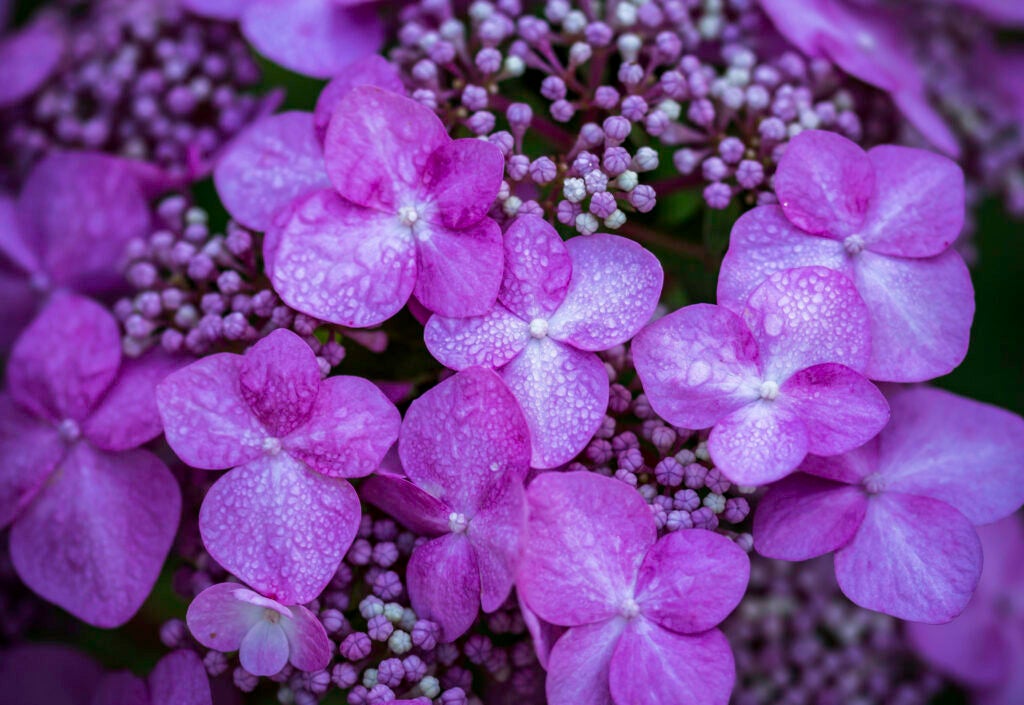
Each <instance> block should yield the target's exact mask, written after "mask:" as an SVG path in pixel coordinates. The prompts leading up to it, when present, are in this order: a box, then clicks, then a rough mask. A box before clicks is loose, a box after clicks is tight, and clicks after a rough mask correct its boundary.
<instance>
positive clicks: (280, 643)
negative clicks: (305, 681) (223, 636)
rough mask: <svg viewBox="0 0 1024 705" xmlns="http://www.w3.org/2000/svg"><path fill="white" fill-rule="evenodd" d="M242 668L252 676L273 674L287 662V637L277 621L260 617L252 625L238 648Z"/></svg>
mask: <svg viewBox="0 0 1024 705" xmlns="http://www.w3.org/2000/svg"><path fill="white" fill-rule="evenodd" d="M238 660H239V662H240V663H241V664H242V668H244V669H245V670H247V671H248V672H249V673H251V674H253V675H254V676H273V675H275V674H276V673H278V672H279V671H280V670H281V669H282V668H284V666H285V664H286V663H288V637H287V636H285V633H284V628H283V627H282V626H281V625H280V624H279V623H277V622H269V621H267V620H265V619H261V620H260V621H258V622H256V624H254V625H252V627H251V628H250V629H249V631H248V632H247V633H246V635H245V636H244V637H242V644H241V647H240V648H239V650H238Z"/></svg>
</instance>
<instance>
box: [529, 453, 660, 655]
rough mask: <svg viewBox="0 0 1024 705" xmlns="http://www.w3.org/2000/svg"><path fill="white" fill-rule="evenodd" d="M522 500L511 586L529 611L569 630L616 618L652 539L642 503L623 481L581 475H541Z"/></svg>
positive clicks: (647, 513) (629, 595)
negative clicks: (522, 532) (521, 537)
mask: <svg viewBox="0 0 1024 705" xmlns="http://www.w3.org/2000/svg"><path fill="white" fill-rule="evenodd" d="M527 498H528V500H529V505H530V519H529V525H528V529H527V540H526V543H525V546H524V549H523V555H522V558H521V560H520V564H519V574H518V575H517V577H516V588H517V589H518V590H519V593H520V595H522V597H523V600H524V601H525V602H526V604H527V605H528V606H529V607H530V609H532V610H533V611H534V612H536V613H537V616H539V617H540V618H541V619H543V620H545V621H548V622H551V623H552V624H560V625H563V626H570V627H575V626H578V625H582V624H589V623H591V622H597V621H599V620H603V619H608V618H611V617H615V616H617V615H618V614H620V612H622V611H623V610H624V609H625V608H626V607H627V606H628V603H630V602H631V601H632V599H633V590H634V585H635V583H636V578H637V574H638V572H639V570H640V565H641V563H643V559H644V555H645V554H646V553H647V551H648V549H650V547H651V546H653V545H654V542H655V540H656V539H657V530H656V529H655V526H654V518H653V516H652V515H651V511H650V509H649V508H648V507H647V504H646V503H645V502H644V500H643V498H642V497H641V496H640V495H639V494H638V493H637V492H636V490H634V489H633V488H632V487H630V486H629V485H627V484H625V483H624V482H621V481H619V480H615V479H613V478H610V477H603V476H601V475H597V474H594V473H590V472H584V471H579V472H566V473H563V472H548V473H543V474H541V475H539V476H538V477H537V478H536V479H535V480H534V481H533V482H531V483H530V486H529V487H528V488H527ZM610 536H614V537H616V538H615V541H614V542H610V541H608V537H610ZM555 648H556V649H557V648H558V647H557V646H556V647H555ZM552 658H553V656H552Z"/></svg>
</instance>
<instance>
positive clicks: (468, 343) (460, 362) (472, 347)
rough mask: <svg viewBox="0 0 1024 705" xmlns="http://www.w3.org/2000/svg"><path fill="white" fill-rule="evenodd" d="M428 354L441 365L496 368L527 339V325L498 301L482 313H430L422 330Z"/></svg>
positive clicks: (452, 367)
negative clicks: (465, 315)
mask: <svg viewBox="0 0 1024 705" xmlns="http://www.w3.org/2000/svg"><path fill="white" fill-rule="evenodd" d="M423 340H424V342H425V343H426V345H427V350H429V351H430V354H431V355H433V356H434V358H435V359H436V360H437V361H438V362H440V363H441V364H442V365H444V366H445V367H450V368H451V369H453V370H464V369H466V368H467V367H476V366H482V367H490V368H492V369H493V368H498V367H501V366H503V365H506V364H508V363H509V362H510V361H511V360H513V359H514V358H515V357H516V355H518V354H519V353H521V352H522V351H523V349H524V348H525V347H526V344H527V343H529V342H530V326H529V324H527V323H526V322H525V321H524V320H523V319H521V318H519V316H517V315H515V314H514V313H512V312H511V311H509V310H508V309H507V308H505V307H504V306H502V305H501V304H495V305H494V308H492V309H491V310H490V311H488V312H487V313H485V314H484V315H482V316H474V317H472V318H445V317H444V316H431V317H430V320H428V321H427V325H426V326H425V327H424V329H423Z"/></svg>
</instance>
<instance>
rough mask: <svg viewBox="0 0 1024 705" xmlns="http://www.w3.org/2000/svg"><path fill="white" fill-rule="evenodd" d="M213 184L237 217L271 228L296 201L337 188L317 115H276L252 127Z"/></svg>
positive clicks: (257, 226)
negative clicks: (315, 126) (327, 164)
mask: <svg viewBox="0 0 1024 705" xmlns="http://www.w3.org/2000/svg"><path fill="white" fill-rule="evenodd" d="M213 181H214V183H215V184H216V186H217V195H219V196H220V198H221V201H222V202H223V203H224V207H225V208H226V209H227V211H228V213H230V214H231V217H233V218H234V219H235V220H237V221H238V222H240V223H241V224H242V225H244V226H246V227H248V228H252V229H254V230H266V229H267V228H268V226H269V225H270V224H271V222H272V220H273V216H274V214H275V213H277V212H278V211H279V210H281V209H282V208H284V207H285V206H287V205H288V204H289V203H291V201H293V200H295V199H296V198H297V197H299V196H301V195H302V194H304V193H308V192H309V191H314V190H318V189H322V188H328V187H330V185H331V184H330V182H329V181H328V180H327V170H326V167H325V166H324V153H323V148H322V147H321V146H320V142H319V140H317V137H316V134H315V133H314V131H313V114H312V113H305V112H296V111H293V112H288V113H281V114H279V115H270V116H267V117H265V118H263V119H261V120H259V121H258V122H256V123H254V124H253V125H252V126H250V127H248V128H247V129H246V130H245V131H244V132H243V133H242V134H240V135H239V136H238V137H236V138H235V139H234V140H232V142H231V144H230V145H229V146H228V147H227V149H226V151H225V152H224V154H223V156H221V157H220V159H218V161H217V166H216V168H215V169H214V172H213Z"/></svg>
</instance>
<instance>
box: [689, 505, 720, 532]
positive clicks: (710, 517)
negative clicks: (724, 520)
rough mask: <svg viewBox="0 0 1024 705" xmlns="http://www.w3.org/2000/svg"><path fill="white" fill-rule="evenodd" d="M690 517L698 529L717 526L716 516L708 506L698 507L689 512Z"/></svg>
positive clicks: (710, 528)
mask: <svg viewBox="0 0 1024 705" xmlns="http://www.w3.org/2000/svg"><path fill="white" fill-rule="evenodd" d="M690 519H691V520H692V521H693V525H694V527H696V528H698V529H708V530H714V529H717V528H718V516H716V515H715V513H714V512H713V511H712V510H711V509H710V508H709V507H700V508H699V509H696V510H694V511H692V512H690Z"/></svg>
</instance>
